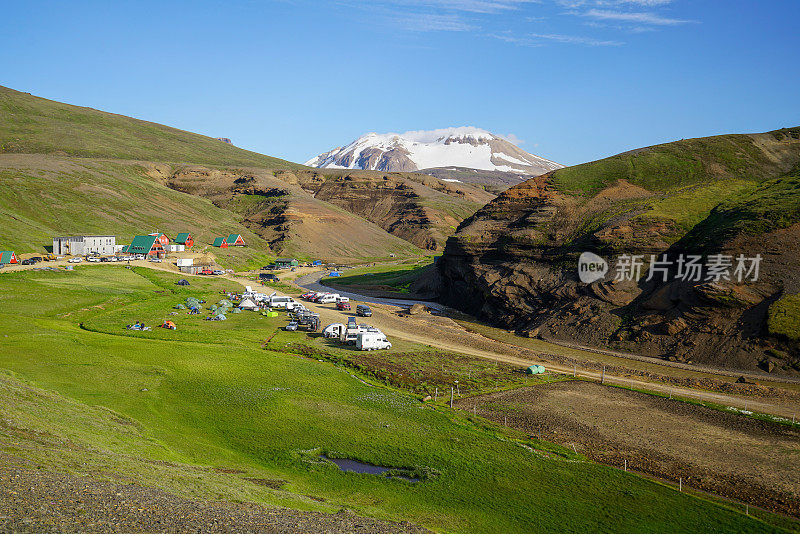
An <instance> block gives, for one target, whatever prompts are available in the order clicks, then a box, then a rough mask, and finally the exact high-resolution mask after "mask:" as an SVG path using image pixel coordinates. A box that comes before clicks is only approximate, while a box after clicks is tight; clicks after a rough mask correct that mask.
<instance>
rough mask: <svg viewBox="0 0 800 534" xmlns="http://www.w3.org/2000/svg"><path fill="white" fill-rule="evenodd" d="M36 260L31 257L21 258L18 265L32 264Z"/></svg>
mask: <svg viewBox="0 0 800 534" xmlns="http://www.w3.org/2000/svg"><path fill="white" fill-rule="evenodd" d="M35 263H36V262H35V261H33V259H30V258H29V259H27V260H22V261H21V262H19V264H20V265H34V264H35Z"/></svg>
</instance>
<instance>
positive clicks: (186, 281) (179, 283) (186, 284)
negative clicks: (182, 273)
mask: <svg viewBox="0 0 800 534" xmlns="http://www.w3.org/2000/svg"><path fill="white" fill-rule="evenodd" d="M175 283H176V284H178V285H179V286H188V285H189V281H188V280H186V279H185V278H181V279H180V280H178V281H177V282H175Z"/></svg>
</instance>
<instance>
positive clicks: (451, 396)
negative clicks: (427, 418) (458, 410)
mask: <svg viewBox="0 0 800 534" xmlns="http://www.w3.org/2000/svg"><path fill="white" fill-rule="evenodd" d="M450 407H451V408H452V407H453V388H452V387H451V388H450Z"/></svg>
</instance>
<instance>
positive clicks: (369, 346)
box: [356, 331, 392, 350]
mask: <svg viewBox="0 0 800 534" xmlns="http://www.w3.org/2000/svg"><path fill="white" fill-rule="evenodd" d="M356 348H357V349H358V350H383V349H391V348H392V344H391V343H390V342H389V340H388V339H386V335H385V334H383V332H380V331H378V332H362V333H360V334H358V337H357V338H356Z"/></svg>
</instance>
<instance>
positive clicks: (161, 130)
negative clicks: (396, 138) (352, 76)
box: [0, 86, 305, 169]
mask: <svg viewBox="0 0 800 534" xmlns="http://www.w3.org/2000/svg"><path fill="white" fill-rule="evenodd" d="M0 153H20V154H62V155H68V156H78V157H85V158H112V159H135V160H142V161H164V162H183V163H199V164H206V165H216V166H244V167H262V168H268V169H277V168H279V169H303V168H305V167H303V166H302V165H298V164H296V163H291V162H288V161H285V160H282V159H278V158H272V157H269V156H264V155H262V154H258V153H256V152H250V151H248V150H243V149H241V148H236V147H235V146H231V145H229V144H227V143H223V142H222V141H219V140H217V139H213V138H211V137H206V136H204V135H198V134H195V133H190V132H185V131H183V130H178V129H176V128H170V127H168V126H163V125H161V124H156V123H153V122H147V121H142V120H138V119H134V118H131V117H125V116H123V115H116V114H113V113H106V112H104V111H98V110H96V109H92V108H84V107H78V106H72V105H69V104H63V103H61V102H54V101H52V100H47V99H44V98H39V97H36V96H32V95H30V94H28V93H21V92H19V91H14V90H13V89H9V88H7V87H2V86H0Z"/></svg>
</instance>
